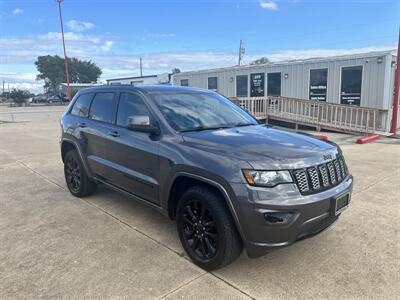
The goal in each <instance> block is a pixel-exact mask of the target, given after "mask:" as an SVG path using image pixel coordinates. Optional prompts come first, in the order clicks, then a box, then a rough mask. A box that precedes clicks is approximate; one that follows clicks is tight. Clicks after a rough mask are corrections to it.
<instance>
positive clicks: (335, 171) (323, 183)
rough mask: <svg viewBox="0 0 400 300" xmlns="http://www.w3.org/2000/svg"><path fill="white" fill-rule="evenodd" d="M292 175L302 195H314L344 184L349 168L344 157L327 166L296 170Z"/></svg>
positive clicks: (328, 163)
mask: <svg viewBox="0 0 400 300" xmlns="http://www.w3.org/2000/svg"><path fill="white" fill-rule="evenodd" d="M292 174H293V177H294V179H295V182H296V184H297V187H298V188H299V190H300V192H301V193H302V194H314V193H318V192H320V191H323V190H326V189H329V188H331V187H333V186H335V185H337V184H339V183H340V182H342V181H343V179H344V178H346V176H347V168H346V164H345V162H344V159H343V157H338V158H337V159H334V160H332V161H329V162H327V163H325V164H321V165H318V166H314V167H309V168H305V169H299V170H294V171H293V172H292Z"/></svg>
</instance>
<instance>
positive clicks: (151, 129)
mask: <svg viewBox="0 0 400 300" xmlns="http://www.w3.org/2000/svg"><path fill="white" fill-rule="evenodd" d="M126 128H127V129H128V130H132V131H139V132H147V133H150V134H155V135H158V134H160V129H159V128H158V126H155V125H152V124H151V122H150V117H149V116H147V115H136V116H129V117H128V120H127V125H126Z"/></svg>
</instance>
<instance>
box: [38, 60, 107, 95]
mask: <svg viewBox="0 0 400 300" xmlns="http://www.w3.org/2000/svg"><path fill="white" fill-rule="evenodd" d="M35 65H36V68H37V70H38V72H39V74H38V75H37V77H36V79H37V80H41V79H42V80H44V82H45V83H44V88H45V89H46V90H47V91H54V90H55V89H56V88H57V86H58V85H59V84H60V83H63V82H66V77H65V64H64V59H63V58H61V57H59V56H58V55H55V56H52V55H46V56H39V57H38V58H37V60H36V61H35ZM68 66H69V80H70V82H73V83H91V82H96V81H97V79H99V77H100V75H101V73H102V72H101V69H100V68H99V67H98V66H97V65H96V64H95V63H94V62H92V61H90V60H89V61H86V60H79V59H77V58H74V57H73V58H68Z"/></svg>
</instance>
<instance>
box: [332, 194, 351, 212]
mask: <svg viewBox="0 0 400 300" xmlns="http://www.w3.org/2000/svg"><path fill="white" fill-rule="evenodd" d="M349 203H350V194H345V195H342V196H340V197H338V198H336V199H335V216H337V215H338V214H340V213H341V212H342V211H344V210H345V209H346V208H347V207H348V206H349Z"/></svg>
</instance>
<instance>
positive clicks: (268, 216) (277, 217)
mask: <svg viewBox="0 0 400 300" xmlns="http://www.w3.org/2000/svg"><path fill="white" fill-rule="evenodd" d="M264 217H265V220H266V221H267V223H270V224H280V225H284V224H288V223H289V222H290V221H291V220H292V217H293V213H291V212H268V213H265V214H264Z"/></svg>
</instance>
